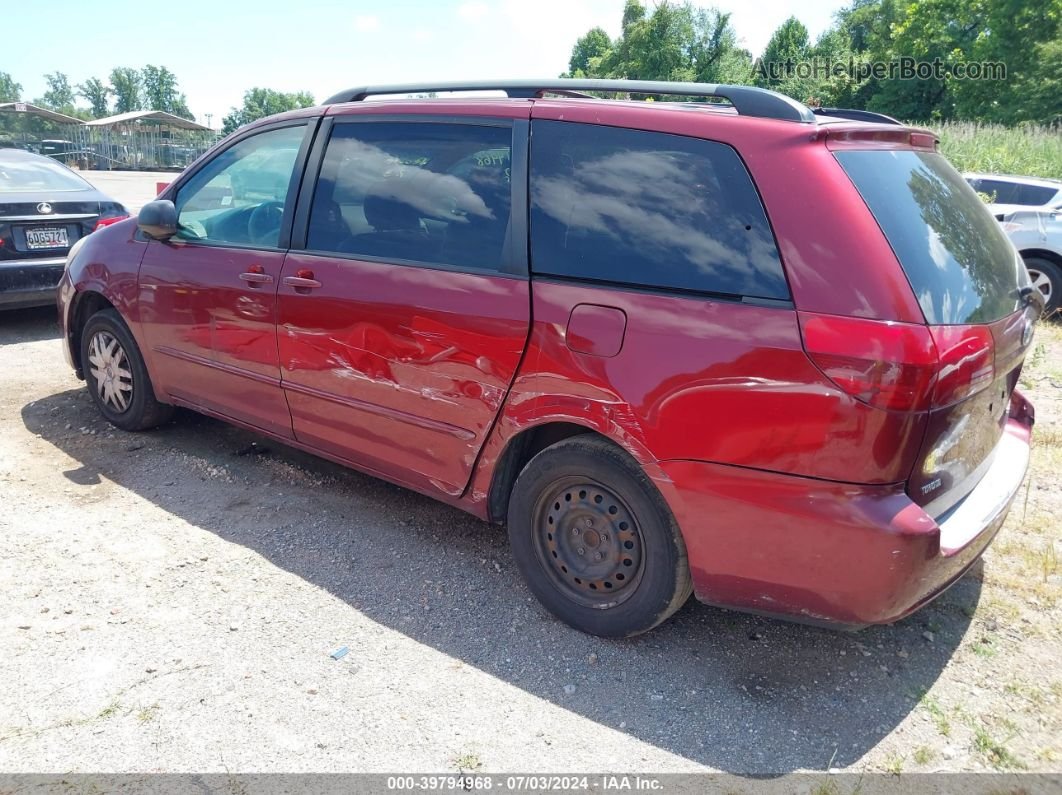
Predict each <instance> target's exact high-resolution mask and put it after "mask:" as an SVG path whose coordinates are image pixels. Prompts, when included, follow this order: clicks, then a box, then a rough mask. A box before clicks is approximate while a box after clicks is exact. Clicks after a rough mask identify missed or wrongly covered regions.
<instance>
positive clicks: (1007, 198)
mask: <svg viewBox="0 0 1062 795" xmlns="http://www.w3.org/2000/svg"><path fill="white" fill-rule="evenodd" d="M1018 187H1019V186H1018V185H1015V184H1014V183H1013V182H1000V181H999V180H995V179H983V180H981V187H980V188H978V190H979V191H980V192H981V193H984V194H987V195H988V196H989V197H990V198H991V199H992V204H1017V203H1018Z"/></svg>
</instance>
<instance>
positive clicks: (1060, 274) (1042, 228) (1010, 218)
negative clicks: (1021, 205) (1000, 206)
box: [1000, 208, 1062, 315]
mask: <svg viewBox="0 0 1062 795" xmlns="http://www.w3.org/2000/svg"><path fill="white" fill-rule="evenodd" d="M1000 222H1001V224H1002V226H1003V231H1004V232H1006V234H1007V237H1009V238H1010V240H1011V242H1012V243H1013V244H1014V246H1015V248H1017V249H1018V253H1019V254H1021V257H1022V260H1024V262H1025V267H1026V268H1027V269H1028V270H1029V277H1030V278H1031V280H1032V284H1033V287H1035V288H1036V289H1037V290H1039V292H1040V294H1041V295H1042V296H1043V301H1044V312H1045V314H1048V315H1053V314H1055V313H1056V312H1058V308H1059V305H1060V304H1062V208H1060V209H1054V210H1043V209H1038V208H1030V209H1024V210H1013V211H1010V212H1007V213H1004V214H1003V215H1002V217H1001V218H1000Z"/></svg>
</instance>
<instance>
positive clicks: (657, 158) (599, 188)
mask: <svg viewBox="0 0 1062 795" xmlns="http://www.w3.org/2000/svg"><path fill="white" fill-rule="evenodd" d="M531 267H532V270H533V271H534V272H536V273H540V274H549V275H552V276H560V277H563V278H569V279H579V280H586V281H593V282H602V283H606V284H619V285H624V286H628V285H629V286H636V287H645V288H649V289H663V290H677V291H683V292H696V293H709V294H715V295H726V296H756V297H762V298H774V299H788V298H789V287H788V285H787V284H786V281H785V276H784V275H783V273H782V263H781V261H780V260H779V258H778V249H777V248H776V246H775V242H774V236H773V235H772V233H771V228H770V225H769V224H768V223H767V216H766V215H765V214H764V211H763V205H762V204H761V203H760V198H759V195H758V194H757V192H756V188H755V187H754V186H753V184H752V178H751V177H750V176H749V172H748V171H747V170H746V169H745V165H744V164H743V163H742V162H741V158H739V157H738V155H737V152H735V151H734V150H733V149H732V148H731V147H729V146H727V145H726V144H721V143H716V142H713V141H704V140H700V139H697V138H687V137H684V136H679V135H667V134H663V133H654V132H644V131H640V130H625V129H621V128H616V127H603V126H596V125H591V124H573V123H569V122H557V121H536V122H534V125H533V129H532V138H531Z"/></svg>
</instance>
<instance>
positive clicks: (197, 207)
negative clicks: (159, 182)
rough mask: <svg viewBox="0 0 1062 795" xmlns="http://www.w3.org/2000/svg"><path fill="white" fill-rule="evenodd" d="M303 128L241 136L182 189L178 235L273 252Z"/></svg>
mask: <svg viewBox="0 0 1062 795" xmlns="http://www.w3.org/2000/svg"><path fill="white" fill-rule="evenodd" d="M305 132H306V127H305V125H301V124H300V125H296V126H294V127H281V128H280V129H276V130H269V131H267V132H263V133H259V134H258V135H253V136H251V137H250V138H245V139H244V140H242V141H240V142H239V143H238V144H235V145H234V146H230V147H229V148H228V149H226V150H225V151H223V152H221V153H220V154H219V155H218V156H217V157H215V158H214V159H213V160H212V161H210V162H209V163H207V164H206V166H204V167H203V168H202V169H200V170H199V171H198V172H196V174H195V175H194V176H193V177H192V178H191V179H190V180H188V182H187V183H185V184H184V185H182V186H181V189H180V190H179V191H178V192H177V199H176V201H175V202H174V204H175V205H176V207H177V222H178V224H179V227H178V229H179V234H180V235H181V237H183V238H184V239H186V240H201V241H203V242H208V243H218V244H225V243H229V244H234V245H241V246H261V247H263V248H275V247H276V246H277V245H278V244H279V241H280V224H281V220H282V219H283V217H284V206H285V203H286V202H287V198H288V194H289V192H290V191H291V190H292V184H291V183H292V181H293V180H292V176H293V174H294V171H295V161H296V160H297V158H298V154H299V146H300V145H301V144H302V139H303V136H304V135H305Z"/></svg>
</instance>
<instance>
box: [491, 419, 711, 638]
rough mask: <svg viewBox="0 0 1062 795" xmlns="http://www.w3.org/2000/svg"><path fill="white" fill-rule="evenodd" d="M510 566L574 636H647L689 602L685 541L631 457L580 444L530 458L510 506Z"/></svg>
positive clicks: (592, 439) (602, 444) (594, 441)
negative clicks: (577, 633)
mask: <svg viewBox="0 0 1062 795" xmlns="http://www.w3.org/2000/svg"><path fill="white" fill-rule="evenodd" d="M508 524H509V540H510V542H511V544H512V548H513V557H514V559H515V560H516V563H517V566H518V567H519V568H520V571H521V573H522V574H523V575H524V578H525V579H526V580H527V583H528V586H529V587H530V588H531V590H532V591H533V592H534V594H535V596H537V597H538V599H539V601H541V602H542V604H543V605H544V606H545V607H546V608H547V609H548V610H549V611H550V612H552V613H553V614H554V615H555V616H557V617H558V618H560V619H561V620H562V621H564V622H566V623H568V624H570V625H571V626H573V627H575V628H576V629H580V630H582V631H583V632H588V633H591V634H594V635H603V636H606V637H626V636H630V635H636V634H638V633H641V632H646V631H647V630H650V629H652V628H653V627H655V626H656V625H658V624H660V623H661V622H662V621H664V620H665V619H667V618H668V617H669V616H670V615H671V614H672V613H674V612H675V611H676V610H677V609H678V608H679V607H681V606H682V605H683V603H685V601H686V599H687V598H689V595H690V591H691V587H690V575H689V565H688V563H687V559H686V547H685V544H684V543H683V540H682V535H681V533H680V532H679V529H678V527H677V525H676V523H675V520H674V517H673V516H672V515H671V512H670V510H669V509H668V507H667V505H666V503H665V502H664V500H663V498H662V497H661V496H660V493H659V492H658V491H657V490H656V488H655V487H654V486H653V484H652V482H651V481H650V480H649V478H648V477H647V476H646V475H645V473H644V472H643V471H642V469H641V467H639V466H638V464H637V462H635V461H634V460H633V459H632V458H631V457H630V456H629V455H627V453H625V452H624V451H623V450H621V449H619V448H618V447H616V446H615V445H613V444H611V443H610V442H608V441H607V440H605V439H602V438H600V437H597V436H592V435H585V436H576V437H573V438H570V439H566V440H564V441H561V442H558V443H557V444H555V445H553V446H551V447H548V448H546V449H545V450H543V451H542V452H540V453H539V454H538V455H536V456H535V457H534V458H533V459H531V461H530V462H528V464H527V466H526V467H524V470H523V471H522V472H521V473H520V476H519V477H518V478H517V479H516V484H515V485H514V487H513V493H512V496H511V498H510V500H509V517H508Z"/></svg>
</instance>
